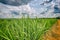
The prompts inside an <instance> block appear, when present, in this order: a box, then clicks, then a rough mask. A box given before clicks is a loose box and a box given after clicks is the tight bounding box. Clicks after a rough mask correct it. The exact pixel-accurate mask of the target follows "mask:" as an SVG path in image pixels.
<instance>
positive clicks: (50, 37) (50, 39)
mask: <svg viewBox="0 0 60 40" xmlns="http://www.w3.org/2000/svg"><path fill="white" fill-rule="evenodd" d="M43 40H60V19H58V20H57V22H56V23H55V24H54V25H53V26H52V28H51V29H50V30H48V31H47V32H46V33H45V34H44V36H43Z"/></svg>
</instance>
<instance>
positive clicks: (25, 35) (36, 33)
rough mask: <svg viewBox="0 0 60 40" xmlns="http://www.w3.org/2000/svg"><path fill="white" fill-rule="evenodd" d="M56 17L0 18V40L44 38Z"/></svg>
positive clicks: (34, 39)
mask: <svg viewBox="0 0 60 40" xmlns="http://www.w3.org/2000/svg"><path fill="white" fill-rule="evenodd" d="M55 22H56V19H39V18H36V19H30V18H22V19H0V40H42V39H41V37H42V35H43V34H44V33H45V32H46V31H47V30H48V29H49V28H50V27H51V26H52V25H53V24H54V23H55Z"/></svg>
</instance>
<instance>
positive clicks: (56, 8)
mask: <svg viewBox="0 0 60 40" xmlns="http://www.w3.org/2000/svg"><path fill="white" fill-rule="evenodd" d="M54 13H60V8H59V7H58V5H55V6H54Z"/></svg>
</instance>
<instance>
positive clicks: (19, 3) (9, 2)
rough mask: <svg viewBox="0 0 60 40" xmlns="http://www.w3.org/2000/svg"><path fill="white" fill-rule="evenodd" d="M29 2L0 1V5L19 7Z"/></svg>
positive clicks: (20, 0)
mask: <svg viewBox="0 0 60 40" xmlns="http://www.w3.org/2000/svg"><path fill="white" fill-rule="evenodd" d="M30 1H31V0H0V3H3V4H6V5H12V6H20V5H25V4H28V3H29V2H30Z"/></svg>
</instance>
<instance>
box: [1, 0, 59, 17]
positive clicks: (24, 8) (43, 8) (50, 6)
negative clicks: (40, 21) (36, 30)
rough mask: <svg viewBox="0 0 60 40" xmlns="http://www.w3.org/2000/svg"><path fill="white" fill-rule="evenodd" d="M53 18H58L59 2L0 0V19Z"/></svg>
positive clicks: (56, 0) (48, 0) (54, 0)
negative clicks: (23, 17)
mask: <svg viewBox="0 0 60 40" xmlns="http://www.w3.org/2000/svg"><path fill="white" fill-rule="evenodd" d="M22 16H25V17H27V16H29V17H31V18H35V17H38V18H55V17H59V16H60V0H4V1H3V0H0V18H21V17H22Z"/></svg>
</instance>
